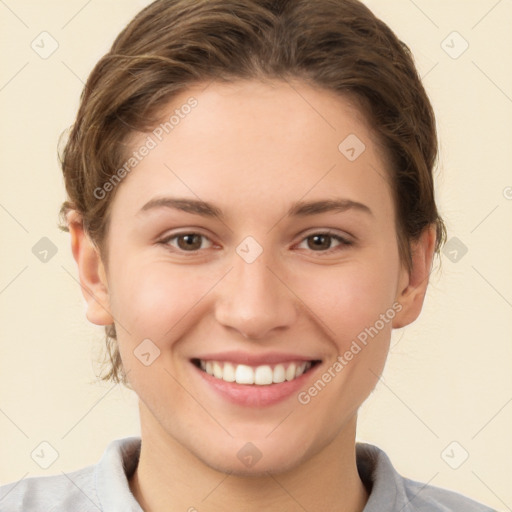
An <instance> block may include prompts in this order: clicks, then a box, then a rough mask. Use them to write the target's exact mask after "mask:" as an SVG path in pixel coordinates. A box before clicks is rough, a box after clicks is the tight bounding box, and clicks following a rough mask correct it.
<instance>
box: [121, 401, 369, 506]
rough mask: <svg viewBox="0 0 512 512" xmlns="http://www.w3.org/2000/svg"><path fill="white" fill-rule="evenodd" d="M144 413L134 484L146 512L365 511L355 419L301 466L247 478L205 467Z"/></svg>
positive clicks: (136, 495)
mask: <svg viewBox="0 0 512 512" xmlns="http://www.w3.org/2000/svg"><path fill="white" fill-rule="evenodd" d="M142 413H143V410H142V405H141V424H142V429H141V437H142V445H141V452H140V458H139V463H138V466H137V469H136V471H135V473H134V474H133V476H132V477H131V479H130V481H129V485H130V489H131V491H132V493H133V495H134V496H135V498H136V499H137V501H138V502H139V503H140V505H141V507H142V508H143V510H144V511H145V512H163V511H165V512H177V511H180V512H183V511H188V512H199V511H200V512H221V511H225V510H236V509H238V508H240V504H241V503H243V504H244V506H243V509H244V511H246V512H256V511H260V510H268V511H279V512H295V511H297V510H308V512H316V511H325V510H330V511H335V512H362V510H363V509H364V507H365V504H366V502H367V500H368V493H367V490H366V489H365V487H364V485H363V483H362V482H361V479H360V478H359V474H358V472H357V466H356V458H355V426H356V420H357V418H356V416H354V417H353V418H352V419H351V421H349V422H348V423H347V424H346V425H345V427H344V429H343V430H342V431H340V432H339V433H338V435H337V436H336V437H335V438H334V439H333V440H332V441H331V442H329V443H327V444H326V445H325V446H324V447H323V448H322V449H321V450H320V451H319V452H318V453H316V454H315V455H314V456H313V457H311V458H310V459H308V460H306V461H303V462H302V463H301V464H300V465H299V466H297V467H295V468H292V469H291V470H288V471H286V472H280V473H277V472H276V473H270V472H267V473H266V474H265V475H258V476H249V477H248V476H238V475H234V474H226V473H222V472H220V471H217V470H215V469H213V468H212V467H210V466H208V465H206V464H205V463H204V462H203V461H202V460H200V459H199V458H198V457H196V456H195V455H194V454H193V453H191V452H190V451H189V450H188V449H186V448H185V447H183V446H182V445H181V444H180V443H179V442H177V441H176V440H175V439H174V438H172V437H171V436H169V435H168V434H167V433H165V432H164V431H163V430H162V429H161V428H159V426H154V425H151V423H148V422H147V421H144V420H145V419H149V418H144V417H143V414H142ZM144 413H145V414H144V416H145V415H148V414H150V413H149V411H147V410H145V411H144Z"/></svg>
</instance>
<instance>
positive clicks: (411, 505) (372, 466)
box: [356, 443, 495, 512]
mask: <svg viewBox="0 0 512 512" xmlns="http://www.w3.org/2000/svg"><path fill="white" fill-rule="evenodd" d="M356 460H357V469H358V472H359V476H360V478H361V480H362V481H363V482H364V484H365V485H366V487H367V489H368V492H369V498H368V502H367V504H366V507H365V508H364V512H395V511H401V512H427V511H428V512H452V511H459V510H464V512H495V510H493V509H492V508H490V507H488V506H486V505H483V504H482V503H479V502H477V501H474V500H472V499H471V498H468V497H467V496H464V495H462V494H460V493H457V492H454V491H450V490H448V489H443V488H441V487H436V486H433V485H429V484H426V483H422V482H417V481H415V480H411V479H409V478H405V477H403V476H402V475H400V474H399V473H398V472H397V471H396V469H395V468H394V467H393V465H392V464H391V461H390V459H389V457H388V456H387V454H386V453H385V452H384V451H383V450H381V449H380V448H378V447H377V446H374V445H371V444H368V443H356Z"/></svg>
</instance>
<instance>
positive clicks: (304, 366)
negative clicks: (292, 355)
mask: <svg viewBox="0 0 512 512" xmlns="http://www.w3.org/2000/svg"><path fill="white" fill-rule="evenodd" d="M199 366H200V368H201V369H202V370H204V371H205V372H206V373H208V374H209V375H212V376H213V377H215V378H217V379H222V380H224V381H226V382H236V383H237V384H256V385H257V386H268V385H269V384H279V383H281V382H284V381H285V380H286V381H290V380H293V379H296V378H297V377H300V376H301V375H302V374H303V373H304V372H306V371H307V370H309V368H311V366H312V363H311V362H310V361H309V362H303V363H300V364H297V363H289V364H277V365H276V366H275V367H274V368H272V367H271V366H270V365H266V364H265V365H261V366H256V367H252V366H248V365H245V364H238V365H234V364H232V363H223V362H220V361H203V360H200V361H199Z"/></svg>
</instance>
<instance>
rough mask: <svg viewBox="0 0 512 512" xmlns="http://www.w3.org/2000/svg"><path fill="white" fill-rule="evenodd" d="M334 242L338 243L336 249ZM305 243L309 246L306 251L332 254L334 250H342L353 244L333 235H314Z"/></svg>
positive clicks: (305, 239)
mask: <svg viewBox="0 0 512 512" xmlns="http://www.w3.org/2000/svg"><path fill="white" fill-rule="evenodd" d="M333 240H334V241H335V242H337V244H336V245H335V246H334V247H333ZM304 242H306V244H307V247H306V249H309V250H311V251H314V252H330V251H334V250H341V249H343V248H344V247H346V246H349V245H351V244H352V242H350V241H349V240H346V239H345V238H343V237H341V236H339V235H335V234H332V233H314V234H312V235H309V236H307V237H306V238H304V240H303V242H302V243H304Z"/></svg>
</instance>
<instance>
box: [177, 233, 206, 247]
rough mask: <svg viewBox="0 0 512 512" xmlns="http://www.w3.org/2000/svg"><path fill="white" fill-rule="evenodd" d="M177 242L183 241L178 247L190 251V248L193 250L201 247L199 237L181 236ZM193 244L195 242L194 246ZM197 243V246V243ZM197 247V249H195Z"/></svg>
mask: <svg viewBox="0 0 512 512" xmlns="http://www.w3.org/2000/svg"><path fill="white" fill-rule="evenodd" d="M179 240H185V242H184V243H180V244H179V245H180V246H181V248H182V249H183V248H185V249H187V248H188V249H190V248H193V249H196V248H197V249H198V248H199V247H201V240H200V237H199V235H182V236H181V237H180V238H179ZM194 242H196V243H195V244H194ZM197 242H199V244H198V243H197ZM197 245H198V247H196V246H197Z"/></svg>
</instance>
